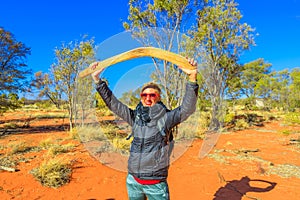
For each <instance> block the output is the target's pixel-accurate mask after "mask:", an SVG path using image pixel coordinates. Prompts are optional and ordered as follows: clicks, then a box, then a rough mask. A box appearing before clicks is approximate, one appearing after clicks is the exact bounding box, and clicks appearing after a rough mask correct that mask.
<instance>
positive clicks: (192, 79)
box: [189, 73, 197, 83]
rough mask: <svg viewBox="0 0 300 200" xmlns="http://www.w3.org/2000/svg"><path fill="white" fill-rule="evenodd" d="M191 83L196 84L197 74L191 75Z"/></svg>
mask: <svg viewBox="0 0 300 200" xmlns="http://www.w3.org/2000/svg"><path fill="white" fill-rule="evenodd" d="M189 81H190V82H194V83H196V82H197V73H196V74H194V73H192V74H189Z"/></svg>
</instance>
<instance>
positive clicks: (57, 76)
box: [51, 36, 96, 130]
mask: <svg viewBox="0 0 300 200" xmlns="http://www.w3.org/2000/svg"><path fill="white" fill-rule="evenodd" d="M86 38H87V36H84V37H83V40H82V41H80V42H78V41H75V42H70V43H68V44H62V46H61V47H60V48H56V49H55V56H56V63H54V64H53V65H52V67H51V73H52V74H53V78H54V83H55V88H56V87H59V89H60V90H61V94H62V98H63V99H65V100H66V102H67V108H68V112H69V121H70V129H71V130H72V128H73V122H74V118H75V115H76V109H77V107H76V106H77V105H81V106H85V105H88V106H90V105H91V104H92V92H91V91H92V89H93V88H92V83H91V79H77V77H78V73H79V72H80V70H82V69H83V68H84V67H86V66H88V65H89V64H90V63H91V62H93V61H94V60H95V52H96V50H95V49H96V47H95V45H94V40H93V39H89V40H88V39H86ZM75 102H76V103H75ZM82 110H84V109H82ZM83 115H84V113H83Z"/></svg>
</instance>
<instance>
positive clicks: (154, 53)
mask: <svg viewBox="0 0 300 200" xmlns="http://www.w3.org/2000/svg"><path fill="white" fill-rule="evenodd" d="M139 57H154V58H158V59H161V60H166V61H168V62H171V63H173V64H175V65H177V66H180V67H181V68H185V69H191V70H193V69H196V66H193V65H191V64H190V63H189V62H188V60H187V59H186V58H185V57H183V56H181V55H179V54H176V53H173V52H170V51H166V50H163V49H159V48H155V47H139V48H136V49H132V50H129V51H126V52H124V53H121V54H118V55H115V56H113V57H110V58H107V59H105V60H103V61H99V62H97V65H96V66H95V65H93V68H92V66H91V65H90V66H89V67H87V68H86V69H84V70H82V71H81V72H80V73H79V75H78V76H79V78H83V77H86V76H88V75H90V74H92V73H93V72H94V71H97V70H100V69H103V68H106V67H109V66H111V65H114V64H116V63H119V62H123V61H126V60H131V59H134V58H139Z"/></svg>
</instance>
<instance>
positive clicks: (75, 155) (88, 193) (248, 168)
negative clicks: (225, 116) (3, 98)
mask: <svg viewBox="0 0 300 200" xmlns="http://www.w3.org/2000/svg"><path fill="white" fill-rule="evenodd" d="M28 116H29V114H28V113H23V114H22V113H13V112H9V113H6V114H4V116H2V117H0V122H1V123H2V124H0V127H1V125H3V123H4V122H5V123H7V122H9V120H17V119H18V120H22V118H23V120H24V119H26V118H27V119H28ZM22 123H23V124H24V121H23V122H22ZM62 123H66V119H65V120H64V121H62V119H55V120H54V119H43V120H37V119H34V120H32V121H31V123H30V127H29V128H27V129H24V132H21V133H14V134H8V135H4V136H3V135H2V136H0V147H1V146H2V150H1V148H0V156H4V155H5V151H7V148H3V147H6V146H9V144H11V143H14V142H20V141H24V142H26V143H27V144H30V145H36V146H37V145H39V143H40V141H43V140H46V139H47V138H53V139H59V138H60V139H63V141H64V142H66V143H73V144H76V148H75V149H74V150H72V151H71V152H69V153H66V154H64V155H63V156H64V158H65V159H69V160H71V161H72V164H73V173H72V178H71V181H70V183H68V184H66V185H64V186H62V187H59V188H48V187H45V186H42V185H41V184H40V183H39V182H38V181H37V180H35V178H34V177H33V175H32V174H30V173H29V172H30V170H32V169H33V168H36V167H38V166H39V165H40V164H41V162H43V161H44V160H45V159H46V156H45V154H46V152H45V151H37V152H28V153H25V154H21V156H23V157H26V158H30V159H27V162H20V163H19V164H18V165H17V166H16V168H17V169H18V170H19V171H16V172H8V171H4V170H2V171H1V170H0V199H1V200H6V199H24V200H25V199H26V200H31V199H43V200H44V199H45V200H46V199H49V200H53V199H64V200H75V199H80V200H88V199H89V200H91V199H97V200H113V199H115V200H126V199H127V194H126V186H125V179H126V172H122V171H117V170H115V169H112V168H110V167H107V166H105V165H103V164H102V163H100V162H99V161H98V160H97V159H95V158H94V157H93V156H91V155H90V154H89V152H88V151H87V150H86V149H85V147H84V145H82V144H81V143H80V142H79V141H77V140H72V139H70V136H69V133H68V132H67V131H63V130H60V129H59V128H57V126H58V125H62ZM44 126H48V127H50V128H48V129H42V127H44ZM34 127H38V128H34ZM284 132H288V133H290V134H283V133H284ZM0 133H1V132H0ZM299 138H300V126H286V125H283V124H282V123H281V122H280V121H273V122H269V123H265V125H264V126H263V127H253V128H251V129H248V130H243V131H236V132H228V133H224V134H222V135H221V136H220V138H219V140H218V142H217V144H216V146H215V147H214V149H213V150H212V151H211V152H210V154H209V155H208V156H206V157H204V158H202V159H199V157H198V155H199V150H200V148H201V145H202V143H203V140H200V139H195V140H194V141H193V143H192V144H191V145H189V147H188V148H187V151H186V152H185V153H184V155H182V156H181V157H180V158H179V159H177V160H176V161H174V162H173V163H172V164H171V166H170V172H169V177H168V182H169V186H170V193H171V199H172V200H186V199H192V200H194V199H195V200H198V199H201V200H211V199H214V200H248V199H263V200H282V199H288V200H297V199H300V177H299V173H300V172H299V166H300V146H299V144H298V145H296V144H291V142H290V141H291V139H296V140H298V139H299ZM284 164H289V165H284ZM280 166H291V168H289V169H285V170H286V172H285V171H284V170H283V169H281V168H280ZM292 166H293V168H292ZM274 169H281V171H283V172H282V174H281V175H278V173H277V174H276V173H275V174H274V173H272V172H273V171H274ZM288 170H294V171H292V172H288ZM279 171H280V170H279ZM286 173H289V175H288V177H283V176H284V175H283V174H286Z"/></svg>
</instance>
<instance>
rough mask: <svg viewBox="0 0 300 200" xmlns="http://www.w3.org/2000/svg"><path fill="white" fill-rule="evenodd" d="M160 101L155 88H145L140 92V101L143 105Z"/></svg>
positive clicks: (148, 105)
mask: <svg viewBox="0 0 300 200" xmlns="http://www.w3.org/2000/svg"><path fill="white" fill-rule="evenodd" d="M159 101H160V95H159V93H158V91H157V90H155V89H153V88H147V89H145V90H144V91H143V92H142V93H141V102H142V104H143V106H147V107H150V106H153V105H155V104H156V103H157V102H159Z"/></svg>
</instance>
